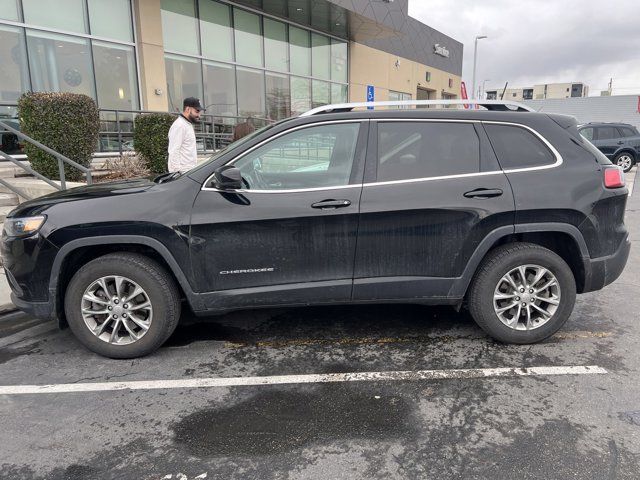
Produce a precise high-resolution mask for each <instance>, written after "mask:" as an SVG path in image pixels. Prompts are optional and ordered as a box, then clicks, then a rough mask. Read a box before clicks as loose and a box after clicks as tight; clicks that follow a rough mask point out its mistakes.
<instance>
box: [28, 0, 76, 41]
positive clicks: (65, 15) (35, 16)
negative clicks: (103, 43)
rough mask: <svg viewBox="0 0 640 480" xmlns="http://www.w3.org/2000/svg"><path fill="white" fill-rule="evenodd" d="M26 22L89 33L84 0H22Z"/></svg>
mask: <svg viewBox="0 0 640 480" xmlns="http://www.w3.org/2000/svg"><path fill="white" fill-rule="evenodd" d="M22 8H23V10H24V23H31V24H33V25H38V26H40V27H49V28H55V29H57V30H68V31H70V32H78V33H87V31H86V30H87V29H86V26H85V21H84V17H85V15H84V1H83V0H22Z"/></svg>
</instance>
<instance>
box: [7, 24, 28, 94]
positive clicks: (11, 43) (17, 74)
mask: <svg viewBox="0 0 640 480" xmlns="http://www.w3.org/2000/svg"><path fill="white" fill-rule="evenodd" d="M0 65H2V68H0V100H2V101H5V102H14V101H16V100H17V99H18V97H19V96H20V95H21V94H22V93H23V92H26V91H27V90H29V72H28V70H27V54H26V51H25V45H24V34H23V30H22V29H21V28H16V27H10V26H8V25H0Z"/></svg>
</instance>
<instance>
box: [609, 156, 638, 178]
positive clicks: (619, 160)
mask: <svg viewBox="0 0 640 480" xmlns="http://www.w3.org/2000/svg"><path fill="white" fill-rule="evenodd" d="M613 163H614V165H618V166H619V167H622V171H623V172H625V173H627V172H628V171H630V170H631V169H632V168H633V166H634V165H635V164H636V160H635V158H633V155H632V154H631V153H628V152H622V153H619V154H618V155H616V158H615V159H614V160H613Z"/></svg>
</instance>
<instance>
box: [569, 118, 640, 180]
mask: <svg viewBox="0 0 640 480" xmlns="http://www.w3.org/2000/svg"><path fill="white" fill-rule="evenodd" d="M578 131H579V132H580V135H582V136H583V137H584V138H586V139H587V140H589V141H590V142H591V143H593V144H594V145H595V146H596V147H598V149H599V150H600V151H601V152H602V153H604V154H605V155H606V156H607V157H608V158H609V159H610V160H612V161H613V163H615V164H616V165H618V166H619V167H621V168H622V169H623V170H624V171H625V172H628V171H629V170H631V169H632V168H633V166H634V165H635V164H636V163H637V162H638V159H640V133H639V132H638V129H637V128H636V127H634V126H633V125H629V124H628V123H588V124H585V125H580V127H578Z"/></svg>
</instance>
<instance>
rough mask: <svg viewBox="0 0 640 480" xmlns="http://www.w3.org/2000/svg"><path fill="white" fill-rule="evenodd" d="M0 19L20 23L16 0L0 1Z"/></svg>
mask: <svg viewBox="0 0 640 480" xmlns="http://www.w3.org/2000/svg"><path fill="white" fill-rule="evenodd" d="M0 18H3V19H4V20H11V21H13V22H18V21H20V17H18V3H17V0H0Z"/></svg>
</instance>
